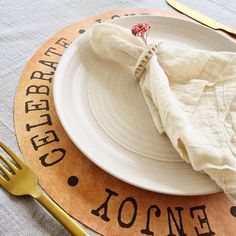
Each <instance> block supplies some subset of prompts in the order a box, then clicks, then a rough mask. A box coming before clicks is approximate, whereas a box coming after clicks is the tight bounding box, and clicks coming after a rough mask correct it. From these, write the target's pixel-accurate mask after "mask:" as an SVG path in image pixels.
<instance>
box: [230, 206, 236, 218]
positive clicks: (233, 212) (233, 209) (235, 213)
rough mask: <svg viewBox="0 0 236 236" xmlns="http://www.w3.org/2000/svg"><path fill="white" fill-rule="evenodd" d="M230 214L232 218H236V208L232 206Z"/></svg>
mask: <svg viewBox="0 0 236 236" xmlns="http://www.w3.org/2000/svg"><path fill="white" fill-rule="evenodd" d="M230 213H231V215H232V216H234V217H236V206H232V207H231V208H230Z"/></svg>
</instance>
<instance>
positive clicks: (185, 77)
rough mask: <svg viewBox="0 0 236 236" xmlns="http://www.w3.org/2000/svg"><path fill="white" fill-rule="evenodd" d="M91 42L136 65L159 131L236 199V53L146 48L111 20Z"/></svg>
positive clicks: (105, 54)
mask: <svg viewBox="0 0 236 236" xmlns="http://www.w3.org/2000/svg"><path fill="white" fill-rule="evenodd" d="M90 43H91V46H92V48H93V50H94V51H95V53H96V54H97V55H99V56H100V57H102V58H106V59H110V60H112V61H116V62H118V63H120V64H122V65H124V66H131V67H134V77H136V79H138V80H139V83H140V86H141V90H142V93H143V96H144V99H145V101H146V103H147V105H148V107H149V110H150V113H151V115H152V118H153V121H154V124H155V126H156V128H157V129H158V131H159V132H160V133H164V132H165V133H166V134H167V135H168V137H169V139H170V141H171V143H172V145H173V146H174V148H175V149H176V150H177V152H178V153H179V154H180V156H181V157H182V158H183V159H184V160H185V161H186V162H188V163H190V164H191V165H192V167H193V169H194V170H196V171H202V172H205V173H206V174H208V175H209V176H210V177H211V178H212V179H213V180H214V181H215V182H216V183H217V184H218V185H219V186H220V187H221V188H222V189H223V190H224V192H225V193H226V194H227V195H228V197H229V198H230V199H231V200H232V201H233V202H234V203H236V53H231V52H211V51H205V50H199V49H190V48H180V47H176V46H170V45H169V44H168V43H166V42H161V41H160V42H157V43H156V44H152V45H150V46H148V47H147V46H146V45H145V44H144V42H143V41H142V40H141V39H140V38H138V37H135V36H133V35H132V34H131V32H130V30H128V29H126V28H123V27H120V26H117V25H113V24H109V23H103V24H98V25H96V26H94V27H93V29H92V36H91V40H90Z"/></svg>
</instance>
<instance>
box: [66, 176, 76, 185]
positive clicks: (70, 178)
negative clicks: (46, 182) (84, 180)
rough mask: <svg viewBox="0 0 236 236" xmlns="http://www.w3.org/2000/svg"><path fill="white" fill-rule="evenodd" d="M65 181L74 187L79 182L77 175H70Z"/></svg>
mask: <svg viewBox="0 0 236 236" xmlns="http://www.w3.org/2000/svg"><path fill="white" fill-rule="evenodd" d="M67 183H68V184H69V185H70V186H72V187H74V186H76V185H77V184H78V183H79V179H78V177H76V176H70V177H69V178H68V180H67Z"/></svg>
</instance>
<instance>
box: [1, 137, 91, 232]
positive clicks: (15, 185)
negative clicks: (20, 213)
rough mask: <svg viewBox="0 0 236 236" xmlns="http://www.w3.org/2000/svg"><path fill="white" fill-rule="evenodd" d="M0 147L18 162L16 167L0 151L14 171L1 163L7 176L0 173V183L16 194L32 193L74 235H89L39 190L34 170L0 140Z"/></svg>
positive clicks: (3, 158) (2, 169)
mask: <svg viewBox="0 0 236 236" xmlns="http://www.w3.org/2000/svg"><path fill="white" fill-rule="evenodd" d="M0 147H1V148H2V149H3V150H4V151H5V152H6V153H7V154H8V155H9V156H10V157H11V158H12V159H13V160H14V161H15V162H16V163H17V164H18V166H19V167H16V166H15V165H14V164H13V163H12V162H11V161H9V160H8V159H7V158H6V157H4V156H3V155H2V154H1V153H0V159H2V160H3V161H4V162H5V164H6V165H8V167H9V168H10V169H11V171H12V173H11V172H10V171H9V170H8V169H7V168H5V167H4V166H3V165H2V164H1V163H0V170H1V171H2V172H3V173H4V175H5V177H3V176H2V175H0V185H2V186H3V187H4V188H5V189H6V190H7V191H8V192H9V193H11V194H13V195H15V196H22V195H30V196H32V197H33V198H34V199H36V200H37V201H38V202H39V203H40V204H41V205H42V206H44V207H45V208H46V209H47V210H48V211H49V212H50V213H51V214H52V215H53V216H54V217H55V218H56V219H57V220H58V221H59V222H60V223H61V224H62V225H63V226H64V227H65V228H66V229H67V230H68V231H69V232H70V233H71V234H72V235H76V236H85V235H86V236H88V233H86V232H85V231H84V230H83V229H82V228H80V227H79V225H78V224H77V223H76V222H75V221H74V220H73V219H72V218H71V217H70V216H69V215H68V214H66V213H65V212H64V211H63V210H62V209H61V208H60V207H59V206H58V205H57V204H56V203H54V201H52V200H51V199H50V198H49V197H48V196H47V195H46V194H44V193H43V192H42V191H40V190H39V188H38V185H37V177H36V175H35V173H34V172H33V170H32V169H31V168H30V167H29V166H28V165H26V163H24V162H23V161H22V160H21V159H20V158H19V157H18V156H17V155H16V154H15V153H14V152H13V151H11V150H10V148H8V147H7V146H6V145H5V144H3V143H2V142H1V141H0Z"/></svg>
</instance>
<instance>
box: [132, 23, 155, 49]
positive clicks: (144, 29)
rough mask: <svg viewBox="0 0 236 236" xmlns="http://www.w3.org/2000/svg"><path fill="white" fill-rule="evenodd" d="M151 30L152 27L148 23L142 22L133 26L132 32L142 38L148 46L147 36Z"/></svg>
mask: <svg viewBox="0 0 236 236" xmlns="http://www.w3.org/2000/svg"><path fill="white" fill-rule="evenodd" d="M150 28H151V26H150V25H149V24H148V23H144V22H141V23H138V24H136V25H133V26H132V28H131V32H132V34H133V35H134V36H136V37H140V38H141V39H142V40H143V41H144V43H145V44H146V45H147V36H148V33H149V29H150Z"/></svg>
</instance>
